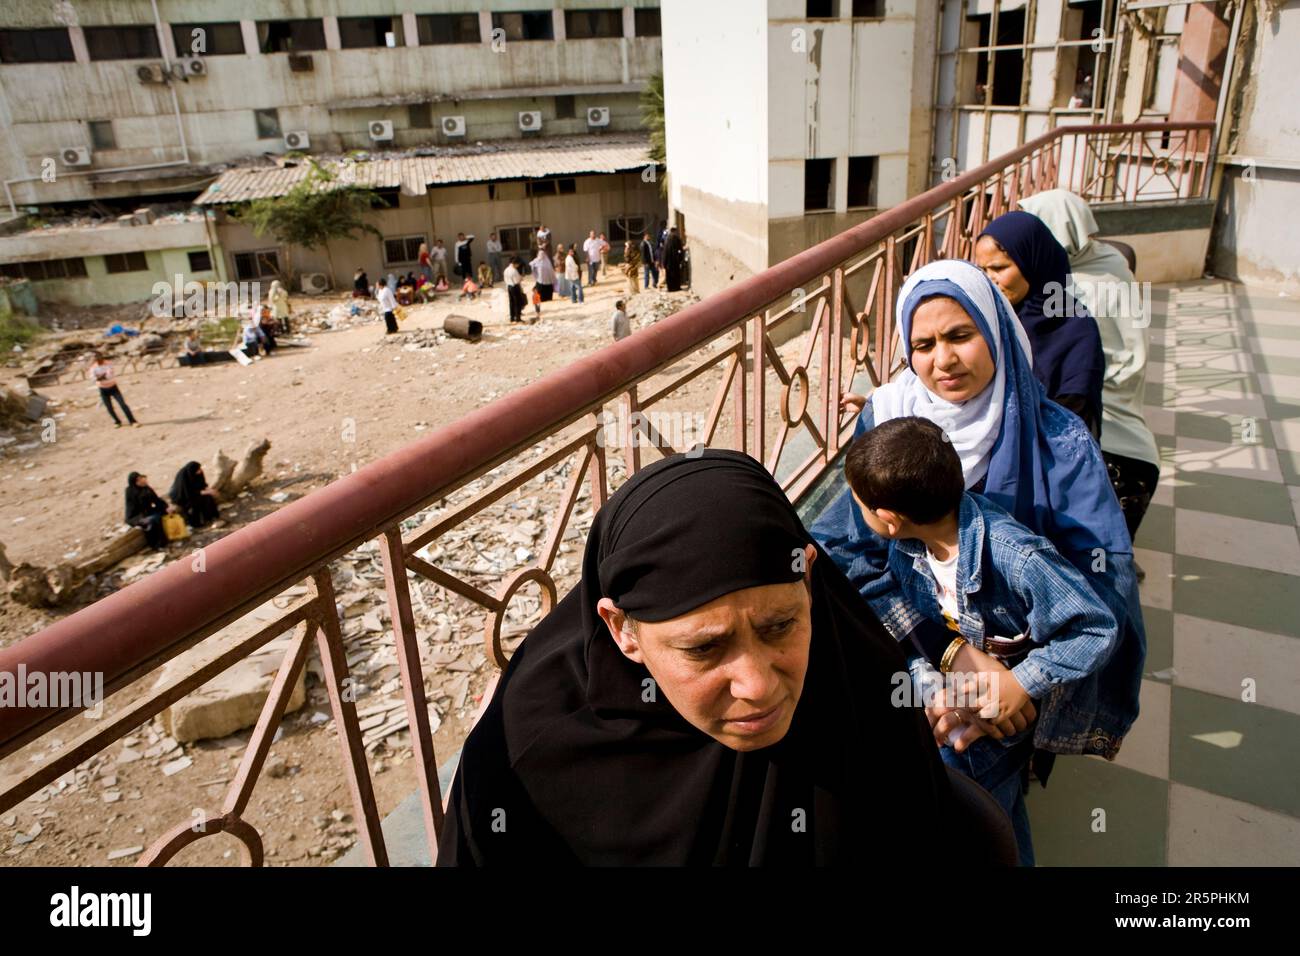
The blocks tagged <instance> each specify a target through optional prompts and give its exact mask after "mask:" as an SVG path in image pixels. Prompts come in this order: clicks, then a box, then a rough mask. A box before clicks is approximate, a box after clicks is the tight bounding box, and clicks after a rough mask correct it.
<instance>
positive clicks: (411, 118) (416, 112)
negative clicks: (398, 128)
mask: <svg viewBox="0 0 1300 956" xmlns="http://www.w3.org/2000/svg"><path fill="white" fill-rule="evenodd" d="M406 123H407V125H408V126H410V127H411V129H433V107H432V106H430V105H429V104H428V103H412V104H411V105H410V106H408V107H407V108H406Z"/></svg>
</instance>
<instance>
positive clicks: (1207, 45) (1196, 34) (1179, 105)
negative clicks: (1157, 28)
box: [1169, 3, 1230, 123]
mask: <svg viewBox="0 0 1300 956" xmlns="http://www.w3.org/2000/svg"><path fill="white" fill-rule="evenodd" d="M1214 11H1215V4H1213V3H1197V4H1192V5H1191V6H1189V7H1188V8H1187V22H1186V23H1185V24H1184V26H1183V35H1182V38H1181V39H1180V40H1179V41H1178V72H1177V74H1176V75H1175V77H1174V92H1173V96H1172V98H1171V100H1170V104H1169V120H1170V122H1174V123H1177V122H1197V121H1200V120H1212V119H1214V114H1215V110H1216V108H1217V107H1218V103H1219V90H1220V89H1221V88H1222V87H1223V68H1224V62H1225V60H1226V58H1227V54H1228V36H1229V33H1230V28H1229V24H1228V21H1227V20H1225V19H1223V18H1222V17H1220V16H1218V15H1217V14H1216V13H1215V12H1214Z"/></svg>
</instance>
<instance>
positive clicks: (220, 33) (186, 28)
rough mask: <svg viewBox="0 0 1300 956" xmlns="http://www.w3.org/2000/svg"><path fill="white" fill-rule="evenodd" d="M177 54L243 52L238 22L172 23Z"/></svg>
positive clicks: (242, 33) (205, 54)
mask: <svg viewBox="0 0 1300 956" xmlns="http://www.w3.org/2000/svg"><path fill="white" fill-rule="evenodd" d="M172 42H174V43H175V44H176V55H177V56H236V55H238V54H240V53H243V52H244V32H243V31H242V30H241V29H240V28H239V24H238V23H173V24H172Z"/></svg>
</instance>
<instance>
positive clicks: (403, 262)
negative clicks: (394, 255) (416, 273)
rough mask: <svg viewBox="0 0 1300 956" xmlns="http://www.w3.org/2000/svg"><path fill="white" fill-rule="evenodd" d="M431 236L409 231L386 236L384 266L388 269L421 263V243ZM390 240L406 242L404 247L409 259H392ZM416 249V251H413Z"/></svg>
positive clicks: (384, 241)
mask: <svg viewBox="0 0 1300 956" xmlns="http://www.w3.org/2000/svg"><path fill="white" fill-rule="evenodd" d="M428 241H429V237H428V235H427V234H426V233H423V232H419V233H409V234H407V235H402V236H384V237H383V240H382V246H383V253H384V257H383V261H384V268H385V269H388V268H391V267H393V266H414V265H419V264H420V244H421V243H427V242H428ZM390 242H400V243H403V244H404V247H403V249H402V251H403V253H404V254H409V255H410V258H408V259H390V258H388V251H389V250H388V244H389V243H390ZM412 250H414V252H412Z"/></svg>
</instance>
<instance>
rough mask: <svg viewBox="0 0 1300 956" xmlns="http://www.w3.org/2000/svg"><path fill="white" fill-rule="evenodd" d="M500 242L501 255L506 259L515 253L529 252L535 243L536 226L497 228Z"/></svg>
mask: <svg viewBox="0 0 1300 956" xmlns="http://www.w3.org/2000/svg"><path fill="white" fill-rule="evenodd" d="M496 233H497V238H498V239H500V240H501V253H502V255H504V256H506V257H507V258H508V257H509V256H510V255H511V254H513V253H517V252H531V251H532V248H533V243H534V242H536V241H537V224H533V225H531V226H497V229H496Z"/></svg>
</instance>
